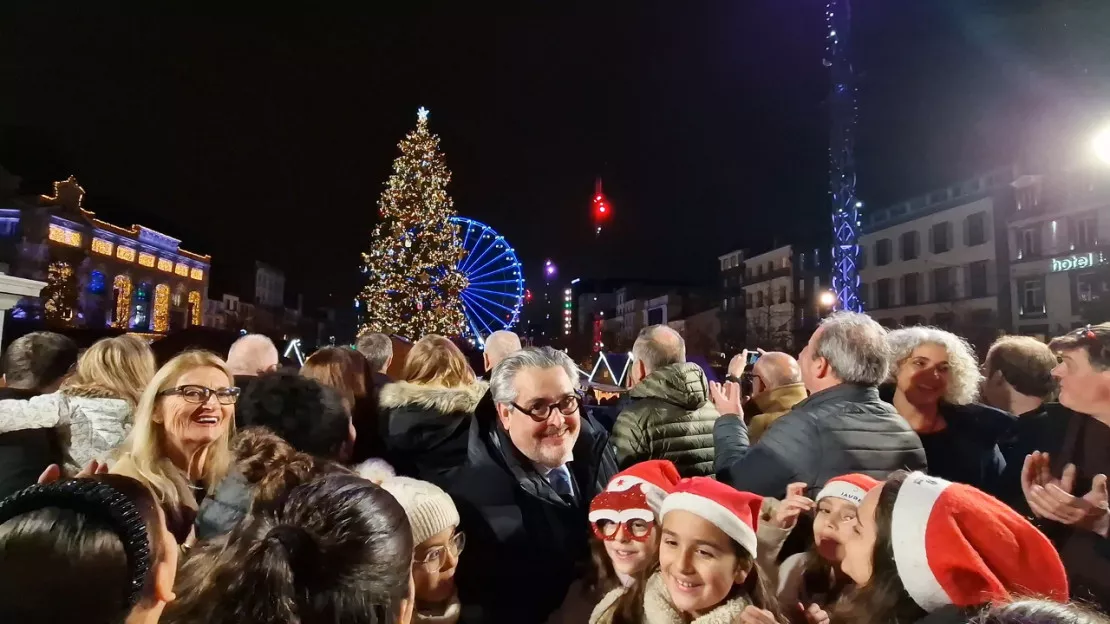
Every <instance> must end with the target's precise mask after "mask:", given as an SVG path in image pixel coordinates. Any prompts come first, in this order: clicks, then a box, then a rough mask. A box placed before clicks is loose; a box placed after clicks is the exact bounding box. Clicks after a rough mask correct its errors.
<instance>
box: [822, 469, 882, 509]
mask: <svg viewBox="0 0 1110 624" xmlns="http://www.w3.org/2000/svg"><path fill="white" fill-rule="evenodd" d="M878 485H879V480H878V479H872V478H871V477H869V476H867V475H865V474H858V473H853V474H846V475H841V476H839V477H833V478H831V479H829V481H828V482H827V483H825V487H823V488H821V491H820V492H818V493H817V498H816V499H814V500H821V499H822V498H827V497H829V496H831V497H833V498H840V499H843V500H846V501H848V502H849V503H855V504H856V505H857V506H858V505H859V504H860V503H862V502H863V497H864V496H867V493H868V492H870V491H871V490H873V489H875V488H876V487H878Z"/></svg>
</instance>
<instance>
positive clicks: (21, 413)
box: [0, 388, 133, 472]
mask: <svg viewBox="0 0 1110 624" xmlns="http://www.w3.org/2000/svg"><path fill="white" fill-rule="evenodd" d="M77 390H78V391H79V392H80V393H81V395H80V396H78V395H76V394H70V393H69V392H54V393H51V394H40V395H38V396H36V397H31V398H30V399H27V400H25V401H24V400H19V399H5V400H2V401H0V434H6V433H11V432H14V431H22V430H24V429H50V428H56V429H57V430H58V438H59V441H60V443H61V445H62V448H63V449H65V451H66V457H65V468H66V469H67V470H68V471H71V472H76V471H78V470H80V469H81V468H83V467H84V466H85V465H86V464H88V463H89V461H91V460H93V459H96V460H101V461H104V460H106V459H108V455H109V453H111V452H112V451H113V450H114V449H115V448H116V447H118V446H119V445H120V444H122V443H123V441H124V439H125V438H127V434H128V433H130V432H131V416H132V410H133V408H132V406H131V404H130V403H128V402H127V401H124V400H123V399H117V398H111V397H107V396H103V395H99V394H100V393H98V392H97V391H95V390H93V389H89V388H83V389H77ZM98 395H99V396H98ZM43 468H45V466H43Z"/></svg>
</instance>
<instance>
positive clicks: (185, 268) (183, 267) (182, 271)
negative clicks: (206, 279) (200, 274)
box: [173, 262, 189, 277]
mask: <svg viewBox="0 0 1110 624" xmlns="http://www.w3.org/2000/svg"><path fill="white" fill-rule="evenodd" d="M173 272H174V273H176V274H178V275H180V276H181V277H188V276H189V265H187V264H185V263H184V262H178V263H177V264H176V265H174V267H173Z"/></svg>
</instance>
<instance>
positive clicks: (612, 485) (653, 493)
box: [591, 475, 667, 521]
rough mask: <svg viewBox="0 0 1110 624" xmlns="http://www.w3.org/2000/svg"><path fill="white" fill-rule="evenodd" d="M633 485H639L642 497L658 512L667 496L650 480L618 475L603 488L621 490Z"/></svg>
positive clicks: (611, 490)
mask: <svg viewBox="0 0 1110 624" xmlns="http://www.w3.org/2000/svg"><path fill="white" fill-rule="evenodd" d="M635 485H639V486H640V491H641V492H643V493H644V498H646V499H647V504H648V506H649V507H651V510H652V511H654V512H655V513H656V514H658V513H659V509H660V508H661V507H662V506H663V499H664V498H667V492H666V491H665V490H664V489H663V488H661V487H659V486H658V485H655V484H654V483H652V482H651V481H648V480H646V479H641V478H640V477H634V476H632V475H618V476H617V477H615V478H614V479H613V480H612V481H610V482H609V485H608V486H607V487H606V488H605V489H606V491H609V492H623V491H625V490H629V489H632V486H635ZM591 521H592V519H591Z"/></svg>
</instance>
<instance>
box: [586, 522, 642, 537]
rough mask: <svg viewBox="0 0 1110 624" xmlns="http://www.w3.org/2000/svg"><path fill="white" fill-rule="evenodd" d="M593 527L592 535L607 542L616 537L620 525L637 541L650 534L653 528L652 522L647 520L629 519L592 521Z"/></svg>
mask: <svg viewBox="0 0 1110 624" xmlns="http://www.w3.org/2000/svg"><path fill="white" fill-rule="evenodd" d="M592 524H593V528H594V535H596V536H597V538H598V539H600V540H605V541H607V542H609V541H613V540H615V539H617V535H618V534H619V533H620V532H621V527H624V532H625V533H626V534H628V536H629V537H631V538H632V539H634V540H636V541H637V542H643V541H645V540H647V538H648V536H649V535H651V530H652V528H654V526H655V525H654V523H652V522H648V521H647V520H629V521H627V522H615V521H613V520H598V521H597V522H594V523H592Z"/></svg>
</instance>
